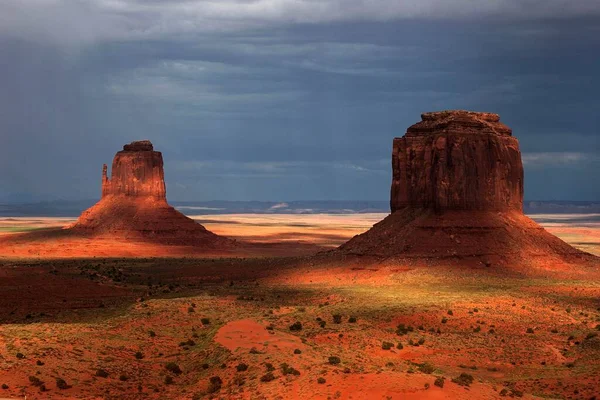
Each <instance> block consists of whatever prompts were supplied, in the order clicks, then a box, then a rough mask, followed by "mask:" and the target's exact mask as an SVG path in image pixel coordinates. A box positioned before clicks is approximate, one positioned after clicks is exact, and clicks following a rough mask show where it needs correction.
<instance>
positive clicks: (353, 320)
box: [348, 317, 356, 324]
mask: <svg viewBox="0 0 600 400" xmlns="http://www.w3.org/2000/svg"><path fill="white" fill-rule="evenodd" d="M348 322H349V323H351V324H354V323H356V317H350V318H348Z"/></svg>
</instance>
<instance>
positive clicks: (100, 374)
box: [96, 368, 108, 378]
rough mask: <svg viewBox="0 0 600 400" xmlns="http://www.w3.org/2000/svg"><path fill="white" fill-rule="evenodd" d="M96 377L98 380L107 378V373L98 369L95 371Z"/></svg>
mask: <svg viewBox="0 0 600 400" xmlns="http://www.w3.org/2000/svg"><path fill="white" fill-rule="evenodd" d="M96 376H97V377H99V378H108V372H106V371H105V370H103V369H102V368H100V369H97V370H96Z"/></svg>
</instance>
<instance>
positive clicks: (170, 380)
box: [165, 375, 173, 385]
mask: <svg viewBox="0 0 600 400" xmlns="http://www.w3.org/2000/svg"><path fill="white" fill-rule="evenodd" d="M172 384H173V377H172V376H171V375H167V376H165V385H172Z"/></svg>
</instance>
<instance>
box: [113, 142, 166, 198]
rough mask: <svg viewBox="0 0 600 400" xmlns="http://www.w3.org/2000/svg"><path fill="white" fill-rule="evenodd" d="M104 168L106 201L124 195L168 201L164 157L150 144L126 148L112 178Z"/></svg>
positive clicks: (134, 143)
mask: <svg viewBox="0 0 600 400" xmlns="http://www.w3.org/2000/svg"><path fill="white" fill-rule="evenodd" d="M106 169H107V168H106V165H104V166H103V167H102V197H104V196H110V195H123V196H130V197H152V198H155V199H166V189H165V176H164V170H163V158H162V154H161V153H160V152H158V151H154V147H153V146H152V143H151V142H150V141H148V140H143V141H139V142H132V143H130V144H126V145H125V146H123V150H121V151H119V152H118V153H117V154H116V155H115V158H114V159H113V163H112V177H111V178H110V179H109V178H108V177H107V174H106Z"/></svg>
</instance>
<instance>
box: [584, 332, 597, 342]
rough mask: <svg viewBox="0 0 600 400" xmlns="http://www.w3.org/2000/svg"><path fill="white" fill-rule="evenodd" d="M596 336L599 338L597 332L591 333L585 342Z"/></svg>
mask: <svg viewBox="0 0 600 400" xmlns="http://www.w3.org/2000/svg"><path fill="white" fill-rule="evenodd" d="M596 336H598V334H597V333H596V332H590V333H588V334H587V335H586V336H585V340H590V339H593V338H595V337H596Z"/></svg>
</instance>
